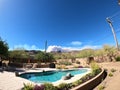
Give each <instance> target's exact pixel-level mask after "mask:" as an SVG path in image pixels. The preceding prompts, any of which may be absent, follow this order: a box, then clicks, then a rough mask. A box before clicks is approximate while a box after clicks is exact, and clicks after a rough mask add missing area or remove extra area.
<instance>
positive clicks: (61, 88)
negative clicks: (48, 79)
mask: <svg viewBox="0 0 120 90" xmlns="http://www.w3.org/2000/svg"><path fill="white" fill-rule="evenodd" d="M71 87H72V86H71V84H66V83H61V84H60V85H59V86H58V89H59V90H69V89H70V88H71Z"/></svg>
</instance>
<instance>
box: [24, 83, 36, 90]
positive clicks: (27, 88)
mask: <svg viewBox="0 0 120 90" xmlns="http://www.w3.org/2000/svg"><path fill="white" fill-rule="evenodd" d="M33 88H34V86H33V85H32V84H30V83H28V84H25V83H24V88H23V90H33Z"/></svg>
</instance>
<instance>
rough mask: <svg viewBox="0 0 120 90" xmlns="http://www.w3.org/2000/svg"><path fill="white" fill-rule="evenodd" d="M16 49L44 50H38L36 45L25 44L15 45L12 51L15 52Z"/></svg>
mask: <svg viewBox="0 0 120 90" xmlns="http://www.w3.org/2000/svg"><path fill="white" fill-rule="evenodd" d="M15 49H25V50H42V51H43V49H40V48H38V47H37V46H36V45H31V46H30V45H28V44H24V45H21V44H20V45H15V46H14V47H13V48H10V50H15Z"/></svg>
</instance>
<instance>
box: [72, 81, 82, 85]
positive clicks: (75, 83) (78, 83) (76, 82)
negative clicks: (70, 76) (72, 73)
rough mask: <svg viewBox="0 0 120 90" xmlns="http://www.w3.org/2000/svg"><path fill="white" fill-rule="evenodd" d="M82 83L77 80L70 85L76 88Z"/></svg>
mask: <svg viewBox="0 0 120 90" xmlns="http://www.w3.org/2000/svg"><path fill="white" fill-rule="evenodd" d="M81 83H82V80H77V81H75V82H73V83H72V85H73V86H78V85H80V84H81Z"/></svg>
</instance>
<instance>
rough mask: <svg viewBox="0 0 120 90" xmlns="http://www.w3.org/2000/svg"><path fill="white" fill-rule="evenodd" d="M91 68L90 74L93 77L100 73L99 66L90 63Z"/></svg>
mask: <svg viewBox="0 0 120 90" xmlns="http://www.w3.org/2000/svg"><path fill="white" fill-rule="evenodd" d="M91 68H92V74H93V75H97V74H99V73H100V72H101V69H100V67H99V65H98V64H97V63H95V62H92V63H91Z"/></svg>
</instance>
